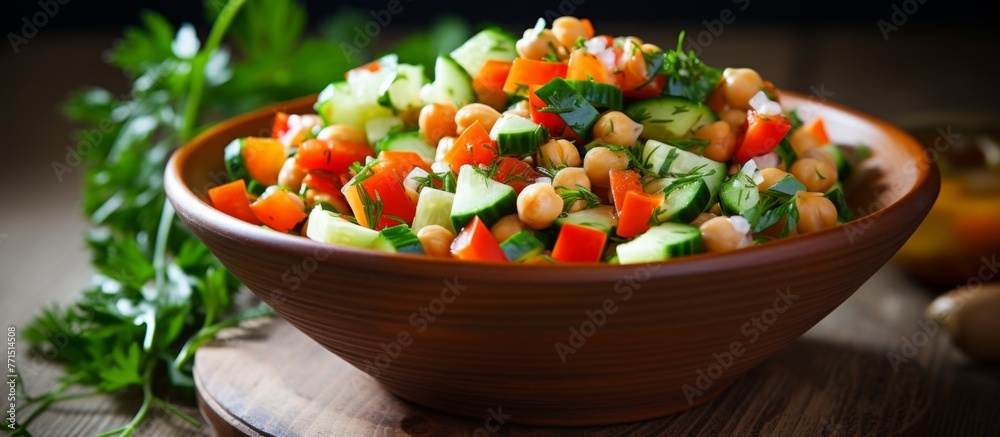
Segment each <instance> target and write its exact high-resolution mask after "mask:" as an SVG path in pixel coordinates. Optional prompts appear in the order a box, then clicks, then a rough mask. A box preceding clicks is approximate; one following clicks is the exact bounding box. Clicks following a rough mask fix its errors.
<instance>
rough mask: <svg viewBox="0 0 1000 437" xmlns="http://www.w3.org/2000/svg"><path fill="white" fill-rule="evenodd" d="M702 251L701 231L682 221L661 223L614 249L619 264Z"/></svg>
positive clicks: (653, 260) (659, 259)
mask: <svg viewBox="0 0 1000 437" xmlns="http://www.w3.org/2000/svg"><path fill="white" fill-rule="evenodd" d="M701 251H702V245H701V231H700V230H698V228H696V227H694V226H691V225H687V224H683V223H663V224H661V225H658V226H653V227H652V228H649V230H648V231H646V232H644V233H643V234H641V235H639V236H638V237H636V238H635V239H634V240H632V241H629V242H628V243H624V244H619V245H618V247H617V248H616V249H615V252H616V253H617V255H618V262H619V263H620V264H639V263H647V262H657V261H665V260H668V259H670V258H673V257H678V256H685V255H693V254H696V253H699V252H701Z"/></svg>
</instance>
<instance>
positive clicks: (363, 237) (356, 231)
mask: <svg viewBox="0 0 1000 437" xmlns="http://www.w3.org/2000/svg"><path fill="white" fill-rule="evenodd" d="M306 236H307V237H309V238H311V239H313V240H316V241H319V242H322V243H328V244H334V245H337V246H347V247H361V248H368V247H371V245H372V242H374V241H375V239H376V238H378V232H377V231H374V230H372V229H368V228H366V227H364V226H360V225H356V224H354V223H351V222H349V221H347V220H344V219H343V218H342V217H340V214H335V213H332V212H330V211H325V210H323V208H319V207H316V208H313V210H312V212H311V213H310V214H309V226H308V227H307V228H306Z"/></svg>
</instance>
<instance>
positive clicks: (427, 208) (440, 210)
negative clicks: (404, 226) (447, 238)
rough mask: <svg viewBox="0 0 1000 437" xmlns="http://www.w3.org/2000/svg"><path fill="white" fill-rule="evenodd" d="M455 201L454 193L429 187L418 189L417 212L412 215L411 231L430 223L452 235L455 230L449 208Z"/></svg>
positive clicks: (418, 230)
mask: <svg viewBox="0 0 1000 437" xmlns="http://www.w3.org/2000/svg"><path fill="white" fill-rule="evenodd" d="M454 203H455V193H449V192H447V191H442V190H438V189H434V188H430V187H424V188H422V189H420V197H418V198H417V212H416V214H415V215H414V216H413V226H412V227H411V228H412V229H413V232H420V230H421V229H423V228H424V227H427V226H430V225H438V226H441V227H443V228H445V229H447V230H449V231H451V233H452V235H455V234H457V232H455V225H454V224H452V222H451V208H452V205H454Z"/></svg>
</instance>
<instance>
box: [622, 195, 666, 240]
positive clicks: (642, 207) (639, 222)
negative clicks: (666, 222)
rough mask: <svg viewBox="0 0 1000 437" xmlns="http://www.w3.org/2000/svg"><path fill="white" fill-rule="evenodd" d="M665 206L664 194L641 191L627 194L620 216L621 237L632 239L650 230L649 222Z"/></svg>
mask: <svg viewBox="0 0 1000 437" xmlns="http://www.w3.org/2000/svg"><path fill="white" fill-rule="evenodd" d="M661 204H663V193H657V194H646V193H643V192H641V191H629V192H628V193H626V194H625V202H624V203H623V204H622V211H621V213H619V214H618V230H617V231H615V233H617V234H618V236H620V237H625V238H632V237H634V236H636V235H639V234H641V233H643V232H646V231H647V230H649V220H650V218H652V217H653V211H656V208H657V207H659V206H660V205H661Z"/></svg>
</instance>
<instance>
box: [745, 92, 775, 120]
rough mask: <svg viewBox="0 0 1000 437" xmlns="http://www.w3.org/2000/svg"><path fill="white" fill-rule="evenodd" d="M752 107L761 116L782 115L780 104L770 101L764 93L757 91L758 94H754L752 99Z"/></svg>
mask: <svg viewBox="0 0 1000 437" xmlns="http://www.w3.org/2000/svg"><path fill="white" fill-rule="evenodd" d="M750 107H751V108H753V110H754V111H757V113H758V114H760V115H780V114H781V105H780V104H778V102H775V101H772V100H771V99H768V98H767V94H764V91H757V94H754V95H753V97H751V98H750Z"/></svg>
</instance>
